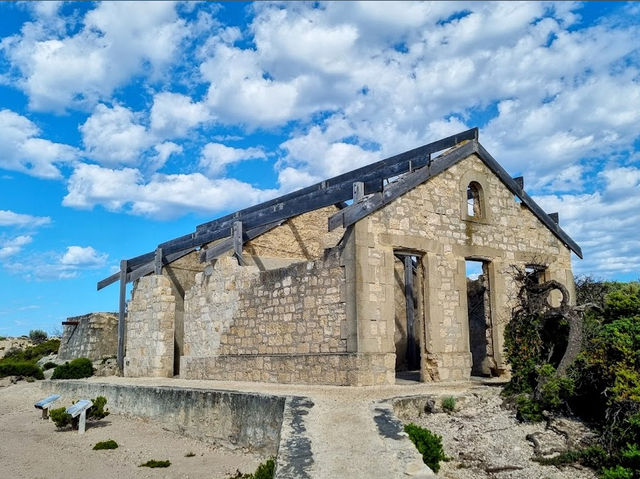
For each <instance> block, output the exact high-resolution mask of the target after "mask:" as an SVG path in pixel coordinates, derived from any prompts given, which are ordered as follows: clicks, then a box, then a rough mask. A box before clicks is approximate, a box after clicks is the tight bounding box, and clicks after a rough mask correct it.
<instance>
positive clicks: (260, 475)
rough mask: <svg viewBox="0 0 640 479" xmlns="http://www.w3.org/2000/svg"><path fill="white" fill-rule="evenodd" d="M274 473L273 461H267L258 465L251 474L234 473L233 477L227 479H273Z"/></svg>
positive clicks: (274, 465)
mask: <svg viewBox="0 0 640 479" xmlns="http://www.w3.org/2000/svg"><path fill="white" fill-rule="evenodd" d="M275 471H276V462H275V461H274V460H273V459H267V461H266V462H264V463H262V464H260V465H259V466H258V469H256V472H254V473H253V474H242V473H241V472H240V471H236V473H235V474H234V475H233V476H229V478H228V479H273V475H274V474H275Z"/></svg>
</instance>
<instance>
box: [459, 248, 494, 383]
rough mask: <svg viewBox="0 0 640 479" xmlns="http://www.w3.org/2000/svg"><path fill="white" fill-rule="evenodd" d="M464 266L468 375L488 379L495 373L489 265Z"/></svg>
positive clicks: (475, 261)
mask: <svg viewBox="0 0 640 479" xmlns="http://www.w3.org/2000/svg"><path fill="white" fill-rule="evenodd" d="M465 264H466V276H467V315H468V320H469V350H470V351H471V361H472V365H471V375H472V376H491V375H492V372H493V371H495V361H494V359H493V341H492V329H491V327H492V323H491V301H490V298H491V288H490V284H489V262H488V261H478V260H472V259H471V260H470V259H468V260H466V262H465Z"/></svg>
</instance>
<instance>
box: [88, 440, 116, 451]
mask: <svg viewBox="0 0 640 479" xmlns="http://www.w3.org/2000/svg"><path fill="white" fill-rule="evenodd" d="M102 449H118V443H117V442H116V441H114V440H113V439H109V440H108V441H100V442H97V443H96V445H95V446H93V450H94V451H100V450H102Z"/></svg>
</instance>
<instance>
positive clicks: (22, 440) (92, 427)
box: [0, 382, 261, 479]
mask: <svg viewBox="0 0 640 479" xmlns="http://www.w3.org/2000/svg"><path fill="white" fill-rule="evenodd" d="M42 397H43V395H42V391H41V390H40V386H39V384H38V383H26V382H20V383H18V384H16V385H12V386H8V387H3V388H0V431H2V440H1V441H0V464H1V467H2V469H1V472H0V476H1V477H7V478H16V479H19V478H25V479H27V478H28V479H40V478H42V479H45V478H46V479H56V478H64V479H85V478H87V477H91V478H92V479H113V478H122V479H125V478H127V479H128V478H134V479H135V478H160V477H162V478H201V477H206V478H211V479H226V478H228V477H229V476H230V475H232V474H234V473H235V471H236V470H237V469H239V470H240V471H242V472H254V471H255V469H256V467H257V466H258V464H259V463H260V460H261V458H259V457H256V456H254V455H250V454H246V453H243V452H242V451H229V450H226V449H223V448H216V447H214V446H211V445H209V444H205V443H203V442H200V441H197V440H194V439H189V438H186V437H183V436H180V435H178V434H175V433H172V432H169V431H166V430H164V429H162V428H161V427H160V426H158V425H157V424H154V423H152V422H148V421H144V420H141V419H134V418H129V417H124V416H120V415H118V414H111V415H109V416H107V417H106V418H105V419H104V420H102V421H98V422H96V423H88V424H87V431H86V433H85V434H84V435H79V434H78V433H77V432H76V431H70V430H67V431H57V430H56V427H55V425H54V424H53V423H52V422H51V421H45V420H42V419H41V418H40V411H38V410H36V409H35V408H34V407H33V404H34V403H35V402H36V401H38V400H39V399H42ZM107 407H108V404H107ZM107 439H113V440H115V441H116V442H117V443H118V445H119V447H118V449H115V450H108V451H93V450H92V447H93V445H94V444H95V443H96V442H98V441H104V440H107ZM187 453H193V454H195V455H194V456H193V457H185V455H186V454H187ZM149 459H157V460H166V459H168V460H170V461H171V466H170V467H168V468H166V469H148V468H145V467H138V466H139V464H141V463H143V462H146V461H148V460H149Z"/></svg>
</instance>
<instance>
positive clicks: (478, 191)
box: [467, 181, 482, 218]
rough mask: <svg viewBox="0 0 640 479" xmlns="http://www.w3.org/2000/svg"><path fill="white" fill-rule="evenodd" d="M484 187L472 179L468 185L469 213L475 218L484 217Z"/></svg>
mask: <svg viewBox="0 0 640 479" xmlns="http://www.w3.org/2000/svg"><path fill="white" fill-rule="evenodd" d="M481 195H482V187H481V186H480V184H479V183H476V182H475V181H472V182H471V183H469V185H468V186H467V215H468V216H472V217H474V218H481V217H482V205H481V203H482V198H481Z"/></svg>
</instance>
